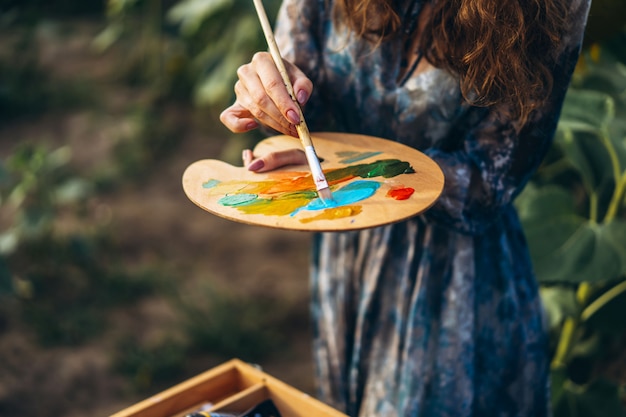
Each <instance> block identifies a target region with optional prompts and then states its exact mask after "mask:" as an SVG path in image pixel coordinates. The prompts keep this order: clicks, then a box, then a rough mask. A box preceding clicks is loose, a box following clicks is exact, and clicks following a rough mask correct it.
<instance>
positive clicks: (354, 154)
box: [336, 151, 382, 164]
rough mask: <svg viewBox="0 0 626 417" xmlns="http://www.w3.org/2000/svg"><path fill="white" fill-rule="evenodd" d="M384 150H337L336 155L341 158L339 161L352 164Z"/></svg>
mask: <svg viewBox="0 0 626 417" xmlns="http://www.w3.org/2000/svg"><path fill="white" fill-rule="evenodd" d="M381 153H382V152H358V151H343V152H337V153H336V155H337V156H338V157H340V158H342V159H341V160H339V162H341V163H342V164H352V163H354V162H359V161H362V160H364V159H367V158H371V157H372V156H376V155H380V154H381Z"/></svg>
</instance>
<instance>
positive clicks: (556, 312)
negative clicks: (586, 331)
mask: <svg viewBox="0 0 626 417" xmlns="http://www.w3.org/2000/svg"><path fill="white" fill-rule="evenodd" d="M539 291H540V294H541V301H542V303H543V306H544V309H545V311H546V314H547V316H548V323H549V327H550V329H551V330H555V329H559V328H560V327H561V323H562V322H563V319H565V317H577V316H578V314H579V310H580V308H579V306H578V303H577V301H576V291H575V289H574V288H573V287H571V286H567V287H566V286H559V285H551V286H542V287H541V288H540V290H539Z"/></svg>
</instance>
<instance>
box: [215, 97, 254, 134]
mask: <svg viewBox="0 0 626 417" xmlns="http://www.w3.org/2000/svg"><path fill="white" fill-rule="evenodd" d="M220 121H221V122H222V124H223V125H224V126H226V127H227V128H228V129H229V130H230V131H231V132H233V133H243V132H248V131H250V130H253V129H256V128H257V127H259V123H258V122H257V120H256V119H255V118H254V116H253V115H252V113H250V112H249V111H248V110H247V109H246V108H244V107H243V106H241V105H240V104H239V103H237V102H235V104H233V105H232V106H230V107H228V108H226V109H224V111H222V113H221V114H220Z"/></svg>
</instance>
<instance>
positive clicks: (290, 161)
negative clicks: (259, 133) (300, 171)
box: [247, 149, 307, 172]
mask: <svg viewBox="0 0 626 417" xmlns="http://www.w3.org/2000/svg"><path fill="white" fill-rule="evenodd" d="M306 163H307V160H306V155H305V154H304V151H302V150H301V149H289V150H286V151H279V152H272V153H269V154H267V155H264V156H263V157H260V158H256V159H254V160H252V161H251V162H250V163H249V164H248V165H247V168H248V170H250V171H254V172H266V171H271V170H273V169H277V168H281V167H284V166H287V165H303V164H306Z"/></svg>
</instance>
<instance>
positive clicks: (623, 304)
mask: <svg viewBox="0 0 626 417" xmlns="http://www.w3.org/2000/svg"><path fill="white" fill-rule="evenodd" d="M625 317H626V281H622V282H620V283H619V284H617V285H615V286H614V287H612V288H611V289H609V290H608V291H606V292H605V293H604V294H602V295H601V296H600V297H598V298H597V299H596V300H594V301H593V302H592V303H591V304H589V306H587V307H586V308H585V309H584V310H583V312H582V314H581V317H580V318H581V320H583V321H584V322H586V323H587V324H588V325H590V326H592V327H593V328H595V329H599V330H603V331H607V332H623V331H624V330H626V320H624V318H625Z"/></svg>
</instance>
